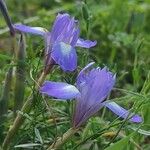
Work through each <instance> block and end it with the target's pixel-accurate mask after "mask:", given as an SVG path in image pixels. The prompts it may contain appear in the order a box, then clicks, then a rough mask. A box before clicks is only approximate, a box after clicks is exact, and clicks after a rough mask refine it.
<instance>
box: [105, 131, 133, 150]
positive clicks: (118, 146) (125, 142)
mask: <svg viewBox="0 0 150 150" xmlns="http://www.w3.org/2000/svg"><path fill="white" fill-rule="evenodd" d="M134 135H135V132H134V133H132V134H130V135H129V136H127V137H124V138H123V139H121V140H120V141H118V142H116V143H114V144H113V145H110V146H109V147H107V148H106V149H105V150H117V149H118V150H125V149H126V147H127V145H128V142H129V141H130V138H131V137H133V136H134Z"/></svg>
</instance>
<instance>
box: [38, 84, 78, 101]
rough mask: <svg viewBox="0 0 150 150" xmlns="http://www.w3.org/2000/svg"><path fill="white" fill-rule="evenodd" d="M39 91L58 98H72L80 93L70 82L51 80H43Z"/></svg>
mask: <svg viewBox="0 0 150 150" xmlns="http://www.w3.org/2000/svg"><path fill="white" fill-rule="evenodd" d="M40 93H42V94H46V95H48V96H52V97H55V98H59V99H73V98H76V97H77V96H78V95H79V94H80V92H79V91H78V89H77V88H76V87H75V86H73V85H71V84H67V83H63V82H51V81H45V82H44V84H43V85H42V87H41V88H40Z"/></svg>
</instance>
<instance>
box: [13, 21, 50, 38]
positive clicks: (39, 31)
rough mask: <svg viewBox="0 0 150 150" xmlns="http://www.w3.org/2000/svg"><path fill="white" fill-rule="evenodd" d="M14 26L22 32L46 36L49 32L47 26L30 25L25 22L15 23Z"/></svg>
mask: <svg viewBox="0 0 150 150" xmlns="http://www.w3.org/2000/svg"><path fill="white" fill-rule="evenodd" d="M14 28H15V29H16V30H19V31H21V32H25V33H31V34H35V35H42V36H44V35H45V34H46V33H47V32H48V31H47V30H46V29H45V28H42V27H30V26H26V25H23V24H15V25H14Z"/></svg>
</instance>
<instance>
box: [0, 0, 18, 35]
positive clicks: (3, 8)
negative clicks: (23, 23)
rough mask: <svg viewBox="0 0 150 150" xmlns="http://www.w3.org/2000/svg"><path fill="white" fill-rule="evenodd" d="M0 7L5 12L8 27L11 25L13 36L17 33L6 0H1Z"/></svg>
mask: <svg viewBox="0 0 150 150" xmlns="http://www.w3.org/2000/svg"><path fill="white" fill-rule="evenodd" d="M0 9H1V12H2V14H3V16H4V18H5V21H6V23H7V25H8V27H9V30H10V34H11V35H12V36H14V35H15V29H14V27H13V25H12V22H11V19H10V17H9V14H8V10H7V6H6V4H5V1H4V0H0Z"/></svg>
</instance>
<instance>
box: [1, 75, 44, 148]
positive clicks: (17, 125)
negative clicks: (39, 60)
mask: <svg viewBox="0 0 150 150" xmlns="http://www.w3.org/2000/svg"><path fill="white" fill-rule="evenodd" d="M46 75H47V74H45V73H44V72H42V74H41V76H40V78H39V80H38V82H37V83H38V85H39V86H40V85H41V84H42V83H43V82H44V80H45V78H46ZM38 88H39V87H38V86H37V87H36V89H38ZM32 103H33V95H32V94H31V96H29V98H28V99H27V101H26V102H25V103H24V105H23V107H22V109H21V112H23V113H29V112H30V109H31V107H32ZM24 120H25V117H24V116H23V115H22V114H20V113H18V114H17V117H16V119H15V121H14V123H13V125H12V127H11V128H10V129H9V131H8V133H7V135H6V138H5V140H4V142H3V145H2V147H3V150H7V149H8V147H9V144H10V142H11V141H12V139H13V137H14V136H15V135H16V132H17V131H18V129H19V128H20V126H21V125H22V124H23V122H24Z"/></svg>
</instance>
